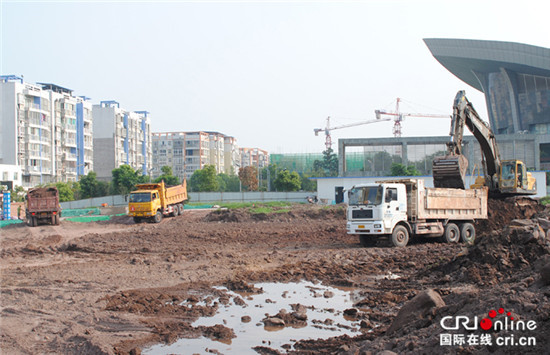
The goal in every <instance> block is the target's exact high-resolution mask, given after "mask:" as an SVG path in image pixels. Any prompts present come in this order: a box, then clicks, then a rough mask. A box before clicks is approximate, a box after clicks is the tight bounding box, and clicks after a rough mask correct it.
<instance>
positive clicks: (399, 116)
mask: <svg viewBox="0 0 550 355" xmlns="http://www.w3.org/2000/svg"><path fill="white" fill-rule="evenodd" d="M399 102H401V99H400V98H399V97H398V98H397V102H396V104H395V111H384V110H375V111H374V113H375V115H376V118H377V119H380V118H381V117H382V115H387V116H393V117H394V118H393V122H394V123H393V136H394V137H401V121H403V117H405V116H408V117H431V118H450V117H451V115H437V114H429V113H403V112H400V111H399Z"/></svg>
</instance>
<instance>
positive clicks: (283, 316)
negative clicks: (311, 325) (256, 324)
mask: <svg viewBox="0 0 550 355" xmlns="http://www.w3.org/2000/svg"><path fill="white" fill-rule="evenodd" d="M299 306H300V305H298V307H297V308H296V310H295V311H294V312H292V313H288V312H287V310H286V309H281V310H280V311H279V313H277V314H276V315H274V316H267V317H266V318H264V319H263V320H262V322H263V323H264V324H265V325H266V326H283V327H305V326H306V325H307V314H306V313H305V310H304V309H305V307H303V306H301V307H303V308H300V307H299Z"/></svg>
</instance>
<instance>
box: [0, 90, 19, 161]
mask: <svg viewBox="0 0 550 355" xmlns="http://www.w3.org/2000/svg"><path fill="white" fill-rule="evenodd" d="M16 86H18V87H21V86H22V85H21V84H19V83H16V82H13V81H10V82H5V83H4V82H0V102H1V105H0V164H8V165H15V164H18V162H17V142H16V139H17V130H16V122H17V120H16V118H17V110H16V108H15V106H16V96H15V92H16ZM20 90H22V89H20Z"/></svg>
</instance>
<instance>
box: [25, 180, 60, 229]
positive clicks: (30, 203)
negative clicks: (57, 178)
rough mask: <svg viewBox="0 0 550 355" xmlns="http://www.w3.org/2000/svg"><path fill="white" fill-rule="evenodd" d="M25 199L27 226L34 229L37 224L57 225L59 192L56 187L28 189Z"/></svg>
mask: <svg viewBox="0 0 550 355" xmlns="http://www.w3.org/2000/svg"><path fill="white" fill-rule="evenodd" d="M25 198H26V200H27V206H26V210H27V211H26V213H25V217H26V218H27V224H28V225H29V226H31V227H36V226H37V225H38V223H39V222H47V223H50V224H52V225H55V226H58V225H59V219H60V218H61V206H60V205H59V191H58V190H57V188H56V187H53V186H52V187H37V188H34V189H30V190H29V191H28V192H27V196H26V197H25Z"/></svg>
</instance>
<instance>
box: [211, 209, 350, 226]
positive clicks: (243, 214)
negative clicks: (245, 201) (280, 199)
mask: <svg viewBox="0 0 550 355" xmlns="http://www.w3.org/2000/svg"><path fill="white" fill-rule="evenodd" d="M345 218H346V209H345V208H344V207H342V206H312V205H304V206H299V205H297V206H293V208H292V209H291V210H290V211H288V210H286V209H279V210H277V209H275V210H273V212H270V213H264V212H261V213H254V212H252V211H249V210H247V209H244V208H243V209H235V210H221V209H220V210H216V211H212V212H210V213H209V214H208V215H206V217H204V221H205V222H235V223H241V222H251V221H289V220H297V219H298V220H300V219H308V220H311V219H323V220H327V219H330V220H332V219H338V220H342V219H345Z"/></svg>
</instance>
